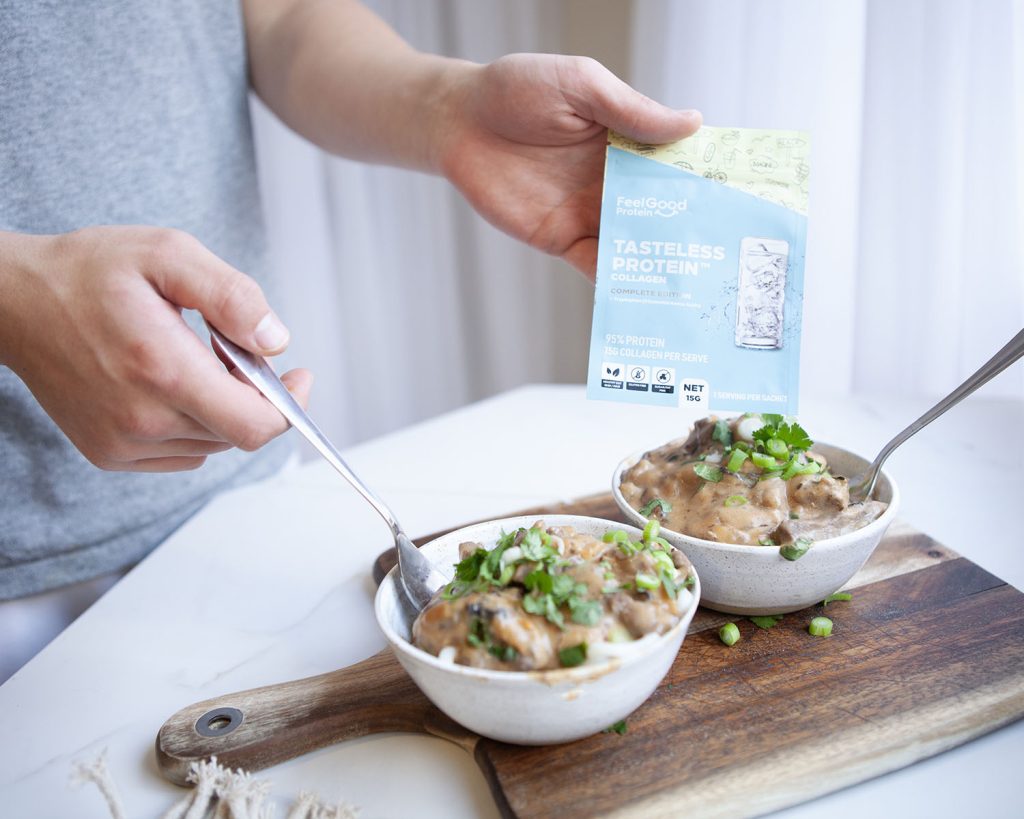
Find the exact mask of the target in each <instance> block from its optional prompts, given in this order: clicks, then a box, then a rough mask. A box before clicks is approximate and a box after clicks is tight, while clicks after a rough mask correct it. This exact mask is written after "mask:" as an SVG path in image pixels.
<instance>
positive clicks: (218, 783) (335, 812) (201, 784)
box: [71, 749, 359, 819]
mask: <svg viewBox="0 0 1024 819" xmlns="http://www.w3.org/2000/svg"><path fill="white" fill-rule="evenodd" d="M188 781H189V782H190V783H191V784H193V785H194V786H195V787H194V788H193V789H192V790H191V791H189V793H188V795H187V796H185V797H184V798H183V799H182V800H181V801H180V802H178V804H176V805H174V806H173V807H172V808H171V809H170V810H168V811H167V812H166V813H165V814H164V815H163V816H162V817H161V819H275V815H276V813H277V811H276V808H275V806H274V804H273V803H272V802H268V799H269V798H270V782H269V781H268V780H266V779H254V778H253V777H252V774H249V773H246V772H245V771H243V770H242V769H240V768H239V769H238V770H235V771H232V770H231V769H230V768H225V767H223V766H222V765H221V764H220V763H218V762H217V757H211V758H210V759H209V760H205V761H202V762H193V763H192V767H191V768H190V769H189V773H188ZM89 782H91V783H93V784H94V785H96V787H97V788H98V789H99V791H100V794H101V795H102V796H103V799H104V800H105V801H106V803H107V809H108V810H109V811H110V816H111V819H128V814H127V813H126V812H125V808H124V803H123V802H122V801H121V796H120V794H119V793H118V791H117V786H116V785H115V784H114V779H113V777H112V776H111V775H110V770H109V769H108V768H107V752H106V749H104V750H103V751H102V752H101V753H100V755H99V756H98V757H97V758H96V759H95V760H93V761H92V762H88V763H85V762H75V763H74V764H73V766H72V772H71V783H72V784H73V785H75V786H80V785H83V784H86V783H89ZM358 815H359V808H357V807H355V806H354V805H350V804H348V803H346V802H338V803H337V804H327V803H324V802H321V801H320V797H319V796H318V795H317V794H315V793H309V792H306V791H303V792H301V793H300V794H299V796H298V799H296V800H295V803H294V804H293V805H292V807H291V809H290V810H289V811H288V816H287V817H286V819H356V817H357V816H358Z"/></svg>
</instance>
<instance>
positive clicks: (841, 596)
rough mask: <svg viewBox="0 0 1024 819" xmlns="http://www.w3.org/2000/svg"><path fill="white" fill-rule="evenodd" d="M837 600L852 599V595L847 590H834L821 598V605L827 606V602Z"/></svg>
mask: <svg viewBox="0 0 1024 819" xmlns="http://www.w3.org/2000/svg"><path fill="white" fill-rule="evenodd" d="M837 600H853V595H852V594H850V593H849V592H836V593H835V594H830V595H829V596H828V597H826V598H825V599H824V600H822V601H821V605H823V606H827V605H828V604H829V603H835V602H836V601H837Z"/></svg>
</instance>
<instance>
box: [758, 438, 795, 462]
mask: <svg viewBox="0 0 1024 819" xmlns="http://www.w3.org/2000/svg"><path fill="white" fill-rule="evenodd" d="M764 448H765V449H766V450H767V451H768V454H769V455H772V456H774V457H776V458H781V459H785V458H788V457H789V447H788V446H786V442H785V441H783V440H782V439H781V438H769V439H768V440H767V441H765V444H764Z"/></svg>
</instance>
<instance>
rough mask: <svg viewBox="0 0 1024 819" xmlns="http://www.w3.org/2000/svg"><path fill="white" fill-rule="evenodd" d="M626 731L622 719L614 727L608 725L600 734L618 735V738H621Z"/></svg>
mask: <svg viewBox="0 0 1024 819" xmlns="http://www.w3.org/2000/svg"><path fill="white" fill-rule="evenodd" d="M627 730H628V729H627V728H626V721H625V720H624V719H620V720H619V721H618V722H616V723H615V724H614V725H609V726H608V727H607V728H605V729H604V730H603V731H602V732H601V733H602V734H618V735H619V736H622V735H623V734H624V733H626V731H627Z"/></svg>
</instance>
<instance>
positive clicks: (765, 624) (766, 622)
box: [747, 614, 782, 629]
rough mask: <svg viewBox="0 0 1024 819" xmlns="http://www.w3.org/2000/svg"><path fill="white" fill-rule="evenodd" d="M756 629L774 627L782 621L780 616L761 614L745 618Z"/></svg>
mask: <svg viewBox="0 0 1024 819" xmlns="http://www.w3.org/2000/svg"><path fill="white" fill-rule="evenodd" d="M747 619H748V620H749V621H750V622H751V623H753V624H754V625H755V626H757V627H758V628H763V629H769V628H771V627H772V626H774V625H775V624H776V623H778V622H779V620H781V619H782V615H781V614H762V615H759V616H751V617H748V618H747Z"/></svg>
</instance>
